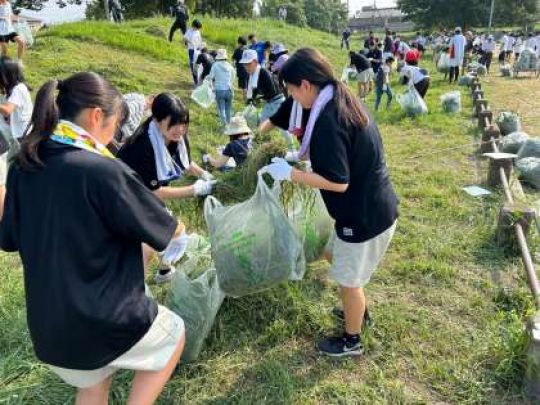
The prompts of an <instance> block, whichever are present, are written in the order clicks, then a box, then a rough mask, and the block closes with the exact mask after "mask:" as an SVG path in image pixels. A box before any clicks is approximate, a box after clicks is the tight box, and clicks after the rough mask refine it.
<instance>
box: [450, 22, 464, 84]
mask: <svg viewBox="0 0 540 405" xmlns="http://www.w3.org/2000/svg"><path fill="white" fill-rule="evenodd" d="M466 44H467V40H466V39H465V37H464V36H463V34H462V33H461V28H460V27H456V29H455V30H454V36H453V37H452V39H451V40H450V74H449V80H450V83H452V82H457V81H458V79H459V69H460V67H461V66H462V65H463V61H464V60H465V45H466Z"/></svg>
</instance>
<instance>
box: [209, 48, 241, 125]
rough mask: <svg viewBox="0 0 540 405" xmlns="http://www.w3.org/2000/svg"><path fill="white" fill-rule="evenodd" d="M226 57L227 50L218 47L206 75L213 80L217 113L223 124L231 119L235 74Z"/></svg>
mask: <svg viewBox="0 0 540 405" xmlns="http://www.w3.org/2000/svg"><path fill="white" fill-rule="evenodd" d="M227 59H228V58H227V51H226V50H225V49H218V50H217V55H216V61H215V63H214V64H213V65H212V69H210V74H209V75H208V78H209V79H210V80H212V81H213V82H214V91H215V92H216V104H217V110H218V115H219V118H220V119H221V122H222V124H223V125H227V124H228V123H229V122H230V120H231V109H232V99H233V80H234V76H235V72H234V68H233V66H232V65H231V64H230V63H229V62H228V61H227Z"/></svg>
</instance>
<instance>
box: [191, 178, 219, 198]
mask: <svg viewBox="0 0 540 405" xmlns="http://www.w3.org/2000/svg"><path fill="white" fill-rule="evenodd" d="M216 183H217V182H216V180H197V181H196V182H195V183H194V184H193V195H194V196H195V197H204V196H207V195H208V194H210V193H211V192H212V187H213V186H214V184H216Z"/></svg>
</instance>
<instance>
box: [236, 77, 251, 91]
mask: <svg viewBox="0 0 540 405" xmlns="http://www.w3.org/2000/svg"><path fill="white" fill-rule="evenodd" d="M248 82H249V76H247V75H238V87H239V88H240V89H242V90H246V89H247V88H248Z"/></svg>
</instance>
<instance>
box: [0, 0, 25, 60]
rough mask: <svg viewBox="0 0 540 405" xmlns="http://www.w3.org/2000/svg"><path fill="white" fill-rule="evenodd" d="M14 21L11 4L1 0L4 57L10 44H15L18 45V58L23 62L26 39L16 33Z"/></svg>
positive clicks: (0, 39)
mask: <svg viewBox="0 0 540 405" xmlns="http://www.w3.org/2000/svg"><path fill="white" fill-rule="evenodd" d="M17 18H18V17H17ZM13 19H14V15H13V10H12V8H11V4H10V2H9V1H7V0H0V45H1V47H2V55H3V56H7V51H8V45H9V43H10V42H15V43H17V58H18V59H19V60H22V57H23V54H24V48H25V46H26V44H25V42H24V39H23V38H22V37H21V36H20V35H19V34H18V33H17V32H15V29H14V28H13Z"/></svg>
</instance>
